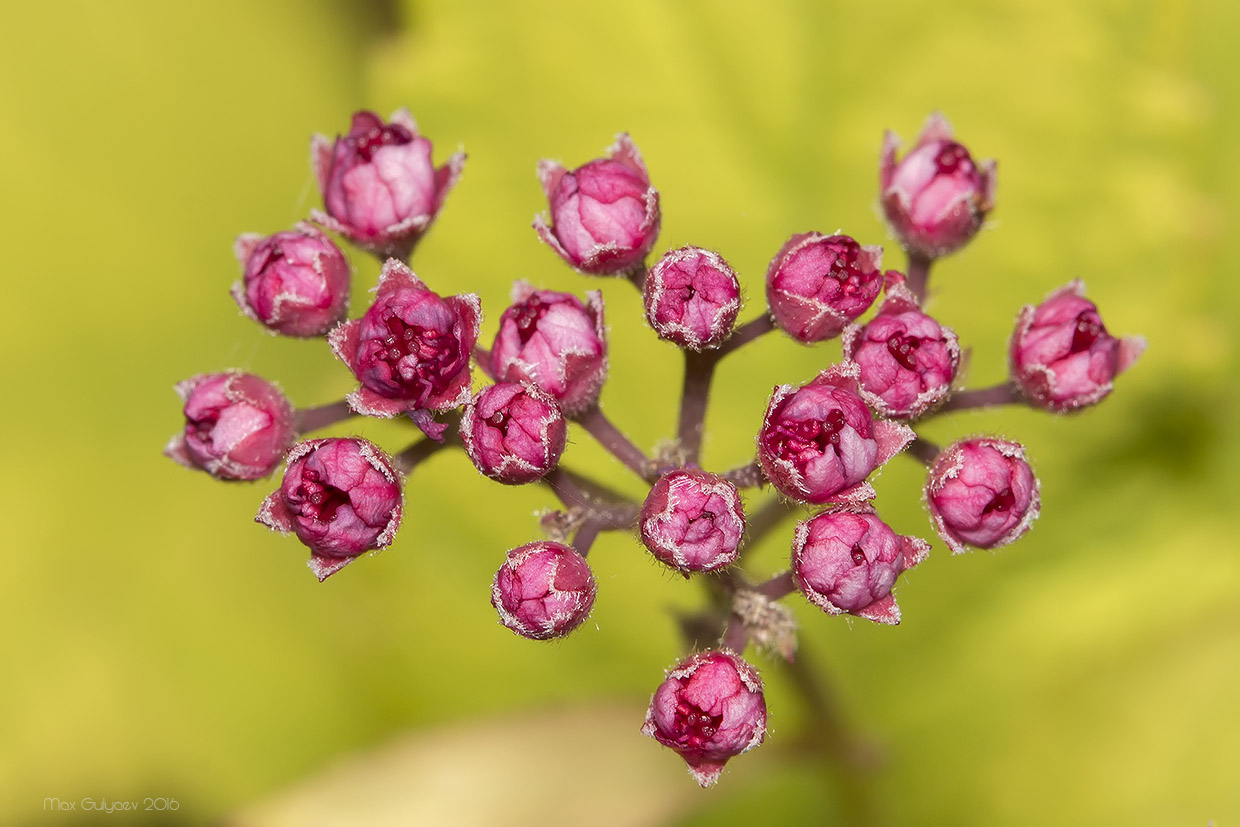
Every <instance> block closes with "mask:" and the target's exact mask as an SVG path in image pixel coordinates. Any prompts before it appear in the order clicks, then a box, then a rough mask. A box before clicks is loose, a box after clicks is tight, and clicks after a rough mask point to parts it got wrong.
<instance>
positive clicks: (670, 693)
mask: <svg viewBox="0 0 1240 827" xmlns="http://www.w3.org/2000/svg"><path fill="white" fill-rule="evenodd" d="M642 733H643V734H645V735H649V736H650V737H651V738H654V739H655V740H656V741H658V742H659V743H660V744H662V745H663V746H665V747H667V748H669V749H672V750H675V751H676V752H677V753H679V755H680V757H681V758H683V759H685V763H686V764H688V765H689V773H690V774H691V775H692V776H693V778H694V779H695V780H696V781H697V782H698V783H699V784H701V785H702V786H703V787H709V786H710V785H711V784H714V783H715V782H716V781H717V780H719V773H721V772H723V765H724V764H726V763H727V761H728V759H729V758H732V757H733V756H736V755H740V754H741V753H742V752H746V751H748V750H751V749H753V748H754V747H756V746H758V744H761V743H762V739H763V738H765V737H766V698H765V697H764V696H763V694H762V678H760V677H759V676H758V672H757V670H756V669H754V668H753V667H752V666H750V665H749V664H748V663H746V662H745V661H743V660H741V658H740V657H739V656H738V655H736V654H734V653H732V652H730V651H727V650H723V651H713V652H702V653H700V654H696V655H690V656H689V657H687V658H685V659H684V660H682V661H681V662H680V663H678V664H676V666H674V667H673V668H672V670H671V671H670V672H668V673H667V678H666V679H665V680H664V681H663V683H662V684H660V685H659V688H658V689H656V690H655V693H654V697H653V698H651V699H650V709H649V710H648V711H647V712H646V723H645V724H644V725H643V726H642Z"/></svg>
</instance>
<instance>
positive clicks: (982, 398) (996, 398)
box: [930, 380, 1024, 416]
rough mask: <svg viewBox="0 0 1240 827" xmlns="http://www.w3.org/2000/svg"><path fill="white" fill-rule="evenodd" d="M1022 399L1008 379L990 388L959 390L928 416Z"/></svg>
mask: <svg viewBox="0 0 1240 827" xmlns="http://www.w3.org/2000/svg"><path fill="white" fill-rule="evenodd" d="M1023 401H1024V399H1023V397H1022V396H1021V395H1020V391H1019V390H1018V389H1017V388H1016V384H1015V383H1014V382H1012V381H1011V380H1008V381H1007V382H1002V383H1000V384H998V385H995V386H993V387H990V388H974V389H972V390H966V391H959V392H957V393H955V394H953V395H952V397H951V399H948V400H947V401H946V402H945V403H943V405H942V406H941V407H939V409H938V410H936V411H934V412H933V413H932V414H930V416H934V415H935V414H941V413H947V412H948V411H967V410H971V409H973V408H989V407H991V406H992V405H1013V404H1016V403H1019V402H1023Z"/></svg>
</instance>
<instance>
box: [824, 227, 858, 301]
mask: <svg viewBox="0 0 1240 827" xmlns="http://www.w3.org/2000/svg"><path fill="white" fill-rule="evenodd" d="M828 241H830V242H831V247H832V250H833V251H834V252H835V261H833V262H832V263H831V270H830V272H829V273H828V274H827V275H829V276H830V277H831V278H833V279H835V280H836V281H838V282H839V283H840V290H842V291H843V292H844V295H846V296H851V295H853V294H855V293H856V292H858V291H859V290H861V270H860V269H859V268H858V267H857V256H858V255H859V254H860V253H861V245H860V244H858V243H857V242H856V241H854V240H853V239H851V238H847V237H845V236H832V237H831V238H829V239H828Z"/></svg>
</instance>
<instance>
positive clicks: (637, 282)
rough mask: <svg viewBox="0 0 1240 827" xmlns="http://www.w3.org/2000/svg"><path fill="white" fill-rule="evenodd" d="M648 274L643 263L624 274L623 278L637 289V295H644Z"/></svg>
mask: <svg viewBox="0 0 1240 827" xmlns="http://www.w3.org/2000/svg"><path fill="white" fill-rule="evenodd" d="M648 272H649V271H648V270H647V269H646V265H645V263H644V262H643V263H642V264H639V265H637V266H636V267H634V268H633V269H632V270H629V271H628V272H627V273H625V274H624V277H625V278H626V279H628V280H629V281H630V282H632V283H633V286H634V287H636V288H637V292H638V293H645V291H646V274H647V273H648Z"/></svg>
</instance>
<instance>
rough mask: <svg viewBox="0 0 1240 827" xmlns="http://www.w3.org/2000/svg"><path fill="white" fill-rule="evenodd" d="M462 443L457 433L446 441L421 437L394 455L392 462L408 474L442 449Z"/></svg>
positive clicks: (403, 472)
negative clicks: (456, 435) (456, 436)
mask: <svg viewBox="0 0 1240 827" xmlns="http://www.w3.org/2000/svg"><path fill="white" fill-rule="evenodd" d="M458 444H460V442H459V439H458V438H455V435H453V436H449V438H448V439H447V440H446V441H444V442H436V441H435V440H433V439H430V438H429V437H428V438H426V439H419V440H418V441H417V442H415V443H413V444H412V445H410V446H409V447H408V448H406V449H405V450H403V451H401V452H400V453H399V454H396V455H395V456H393V457H392V464H393V465H395V466H396V467H397V469H399V470H400V472H401V473H402V474H404V475H405V476H408V475H409V474H412V473H413V469H414V468H417V467H418V466H419V465H421V464H422V463H423V462H425V461H426V460H427V459H430V458H431V457H433V456H434V455H435V454H436V453H438V452H439V451H440V450H441V449H443V448H447V447H448V446H449V445H458Z"/></svg>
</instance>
